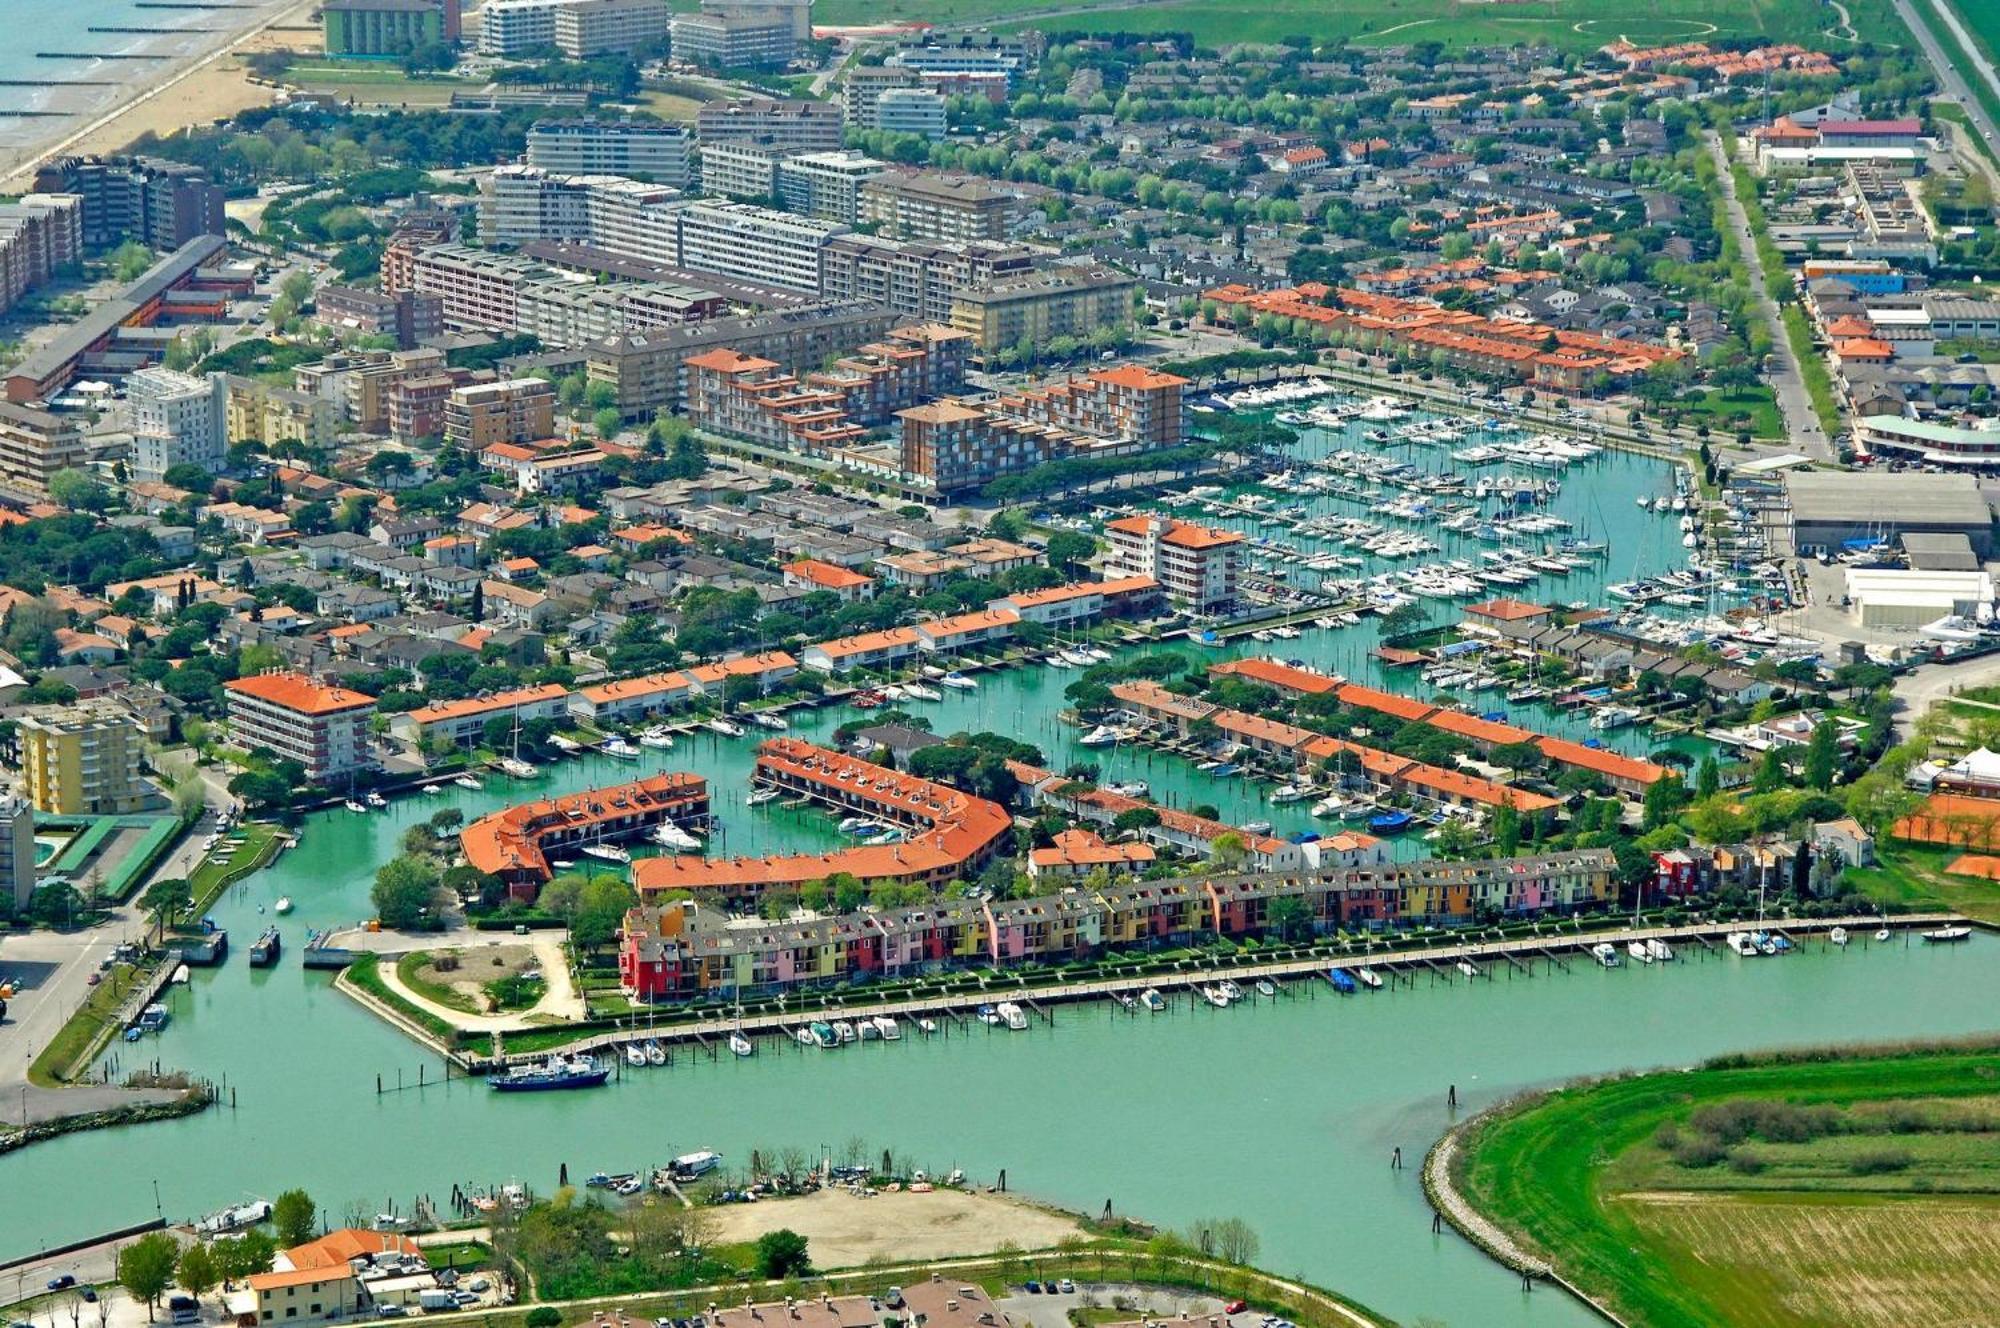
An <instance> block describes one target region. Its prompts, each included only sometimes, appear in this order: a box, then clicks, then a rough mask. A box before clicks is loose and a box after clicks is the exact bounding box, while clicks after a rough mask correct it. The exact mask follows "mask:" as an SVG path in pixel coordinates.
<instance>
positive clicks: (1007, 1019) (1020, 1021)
mask: <svg viewBox="0 0 2000 1328" xmlns="http://www.w3.org/2000/svg"><path fill="white" fill-rule="evenodd" d="M995 1012H996V1013H997V1014H999V1016H1000V1022H1001V1023H1003V1024H1005V1025H1007V1027H1008V1028H1010V1029H1012V1030H1013V1031H1014V1032H1016V1033H1018V1032H1020V1031H1021V1030H1022V1029H1024V1028H1026V1027H1027V1026H1028V1012H1027V1011H1026V1010H1023V1009H1022V1008H1021V1007H1020V1006H1018V1005H1016V1004H1014V1002H1012V1001H1002V1002H1000V1004H999V1005H998V1006H997V1007H996V1009H995Z"/></svg>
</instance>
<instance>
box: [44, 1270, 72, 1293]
mask: <svg viewBox="0 0 2000 1328" xmlns="http://www.w3.org/2000/svg"><path fill="white" fill-rule="evenodd" d="M75 1285H76V1274H75V1273H63V1274H60V1275H59V1276H56V1277H51V1278H50V1279H49V1290H51V1291H67V1290H69V1289H70V1288H71V1287H73V1286H75Z"/></svg>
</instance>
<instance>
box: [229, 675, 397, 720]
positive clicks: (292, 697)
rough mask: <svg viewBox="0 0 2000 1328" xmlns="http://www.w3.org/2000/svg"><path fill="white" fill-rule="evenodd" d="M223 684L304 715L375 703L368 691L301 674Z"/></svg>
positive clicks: (238, 693)
mask: <svg viewBox="0 0 2000 1328" xmlns="http://www.w3.org/2000/svg"><path fill="white" fill-rule="evenodd" d="M223 686H224V687H226V688H227V689H228V690H229V691H231V692H234V693H235V694H237V695H239V696H250V697H255V698H256V699H257V700H259V701H264V702H267V703H269V704H271V705H275V706H282V707H283V708H285V709H286V710H294V711H297V712H298V713H299V714H302V715H335V714H339V713H340V712H342V711H344V710H360V709H362V708H364V707H367V706H372V705H374V704H375V698H374V697H372V696H369V695H368V694H367V693H366V692H356V691H351V690H349V689H348V688H345V687H334V686H330V685H328V684H326V683H321V682H315V681H313V680H312V679H311V678H308V677H306V676H305V675H304V674H302V673H287V672H279V673H260V674H257V675H256V676H255V677H251V678H237V679H234V680H233V681H230V682H227V683H224V684H223Z"/></svg>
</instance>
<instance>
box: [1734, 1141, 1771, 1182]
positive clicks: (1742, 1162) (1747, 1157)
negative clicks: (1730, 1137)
mask: <svg viewBox="0 0 2000 1328" xmlns="http://www.w3.org/2000/svg"><path fill="white" fill-rule="evenodd" d="M1767 1165H1769V1164H1768V1163H1766V1162H1765V1161H1764V1158H1763V1156H1762V1155H1761V1154H1759V1153H1757V1152H1755V1151H1753V1150H1751V1149H1748V1148H1732V1149H1730V1150H1729V1169H1730V1170H1731V1171H1733V1172H1735V1173H1736V1174H1737V1175H1739V1176H1754V1175H1756V1174H1758V1173H1759V1172H1761V1171H1762V1170H1763V1169H1764V1168H1765V1167H1766V1166H1767Z"/></svg>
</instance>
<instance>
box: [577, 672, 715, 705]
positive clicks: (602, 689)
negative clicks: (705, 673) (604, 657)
mask: <svg viewBox="0 0 2000 1328" xmlns="http://www.w3.org/2000/svg"><path fill="white" fill-rule="evenodd" d="M693 685H694V683H693V680H692V679H690V678H689V677H688V676H687V675H686V674H685V673H678V672H676V673H649V674H647V675H646V676H645V677H643V678H620V679H618V680H617V681H616V682H601V683H598V684H596V685H595V686H592V687H582V688H578V689H577V693H576V694H577V695H578V696H580V697H582V698H583V699H584V700H586V701H589V702H591V703H592V704H594V705H606V704H609V703H610V702H613V701H624V700H629V699H630V698H632V697H635V696H658V695H661V694H662V693H666V692H680V691H687V690H689V689H690V688H692V687H693Z"/></svg>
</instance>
